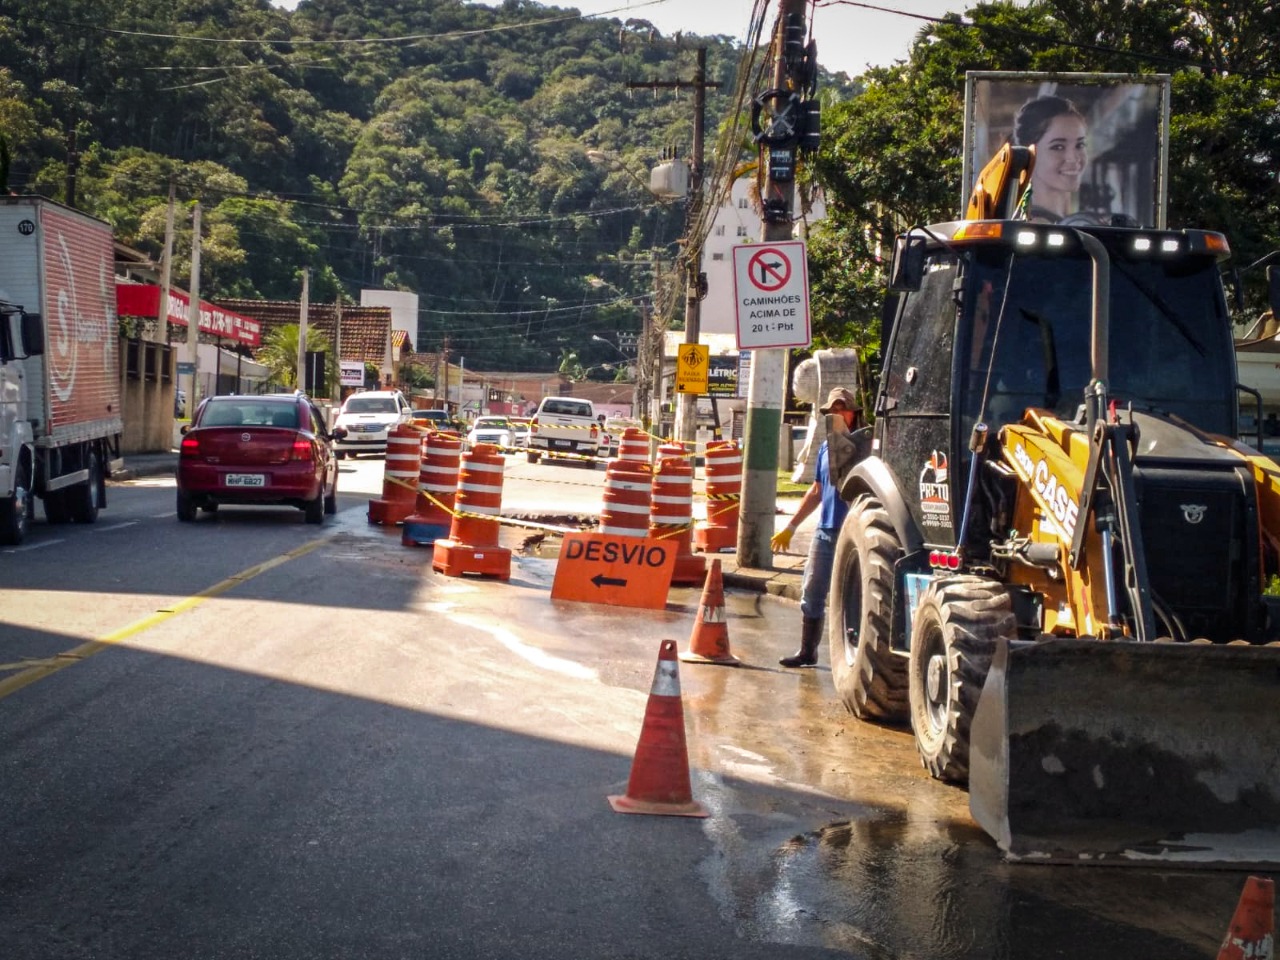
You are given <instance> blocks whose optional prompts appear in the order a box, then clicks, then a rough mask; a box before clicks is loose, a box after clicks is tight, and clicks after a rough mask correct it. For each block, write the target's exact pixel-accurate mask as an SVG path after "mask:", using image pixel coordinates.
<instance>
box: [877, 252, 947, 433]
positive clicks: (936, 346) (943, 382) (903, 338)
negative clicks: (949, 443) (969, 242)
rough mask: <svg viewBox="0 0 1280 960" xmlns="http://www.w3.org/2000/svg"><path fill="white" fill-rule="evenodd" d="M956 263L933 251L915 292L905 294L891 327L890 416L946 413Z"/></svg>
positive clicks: (887, 380)
mask: <svg viewBox="0 0 1280 960" xmlns="http://www.w3.org/2000/svg"><path fill="white" fill-rule="evenodd" d="M955 278H956V262H955V259H954V257H952V256H951V255H949V254H934V255H931V256H930V257H929V259H928V260H927V261H926V264H925V271H924V282H923V283H922V284H921V287H920V290H919V291H916V292H913V293H911V294H909V295H908V296H906V297H905V303H904V305H903V308H902V315H901V316H900V317H899V319H898V322H897V323H896V324H895V326H894V332H893V344H892V346H891V348H890V357H889V367H888V369H887V370H886V372H885V383H884V392H885V395H886V398H887V400H888V402H889V407H890V409H891V410H892V411H893V412H894V413H895V414H939V415H944V416H945V415H948V414H950V413H951V345H952V343H953V341H954V339H955V318H956V307H955V297H954V294H953V287H954V284H955Z"/></svg>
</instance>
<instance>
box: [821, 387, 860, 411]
mask: <svg viewBox="0 0 1280 960" xmlns="http://www.w3.org/2000/svg"><path fill="white" fill-rule="evenodd" d="M837 400H839V401H840V402H841V403H843V404H844V405H845V409H847V410H861V409H862V406H861V404H859V403H858V401H857V400H855V399H854V397H853V391H851V390H849V389H847V388H845V387H832V388H831V392H830V393H828V394H827V402H826V403H824V404H823V405H822V406H820V407H819V408H818V410H819V412H821V413H830V412H831V407H832V405H833V404H834V403H835V402H836V401H837Z"/></svg>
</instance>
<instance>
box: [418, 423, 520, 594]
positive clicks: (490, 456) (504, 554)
mask: <svg viewBox="0 0 1280 960" xmlns="http://www.w3.org/2000/svg"><path fill="white" fill-rule="evenodd" d="M504 464H505V460H504V459H503V456H502V453H501V451H500V450H499V449H498V448H497V447H495V446H494V445H493V444H491V443H478V444H476V445H475V446H474V447H472V448H471V449H470V450H469V451H467V452H466V453H464V454H463V455H462V466H461V468H460V470H459V472H458V492H457V496H456V497H455V498H454V504H453V505H454V510H455V511H456V513H455V514H454V516H453V524H452V526H451V527H450V528H449V539H447V540H437V541H436V543H435V553H434V554H433V555H432V557H431V566H432V569H434V570H437V571H439V572H440V573H443V574H445V575H446V576H450V577H460V576H462V575H464V574H471V575H472V576H478V577H496V578H497V579H499V580H509V579H511V551H510V550H508V549H507V548H506V547H500V546H498V517H499V515H500V514H501V513H502V470H503V466H504Z"/></svg>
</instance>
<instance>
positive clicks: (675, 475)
mask: <svg viewBox="0 0 1280 960" xmlns="http://www.w3.org/2000/svg"><path fill="white" fill-rule="evenodd" d="M692 527H693V465H692V464H691V463H690V462H689V459H688V457H686V456H685V454H684V447H682V446H680V445H679V444H663V445H662V446H660V447H659V448H658V472H657V473H655V474H654V475H653V500H652V506H651V508H650V510H649V536H650V537H651V538H656V539H660V540H665V541H666V542H667V543H670V544H672V545H673V547H674V548H675V551H676V566H675V571H674V572H673V573H672V575H671V582H672V583H675V584H681V585H686V586H687V585H695V586H696V585H700V584H701V583H702V582H703V581H704V580H705V579H706V577H707V559H706V557H702V556H699V555H698V554H696V553H694V552H693V547H692V540H693V533H692Z"/></svg>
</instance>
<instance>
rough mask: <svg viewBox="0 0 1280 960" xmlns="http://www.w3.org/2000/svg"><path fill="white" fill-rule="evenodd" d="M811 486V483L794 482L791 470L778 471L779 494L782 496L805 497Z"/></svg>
mask: <svg viewBox="0 0 1280 960" xmlns="http://www.w3.org/2000/svg"><path fill="white" fill-rule="evenodd" d="M811 486H812V484H810V483H793V482H792V481H791V471H790V470H779V471H778V496H780V497H803V496H804V492H805V491H806V490H808V489H809V487H811Z"/></svg>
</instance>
